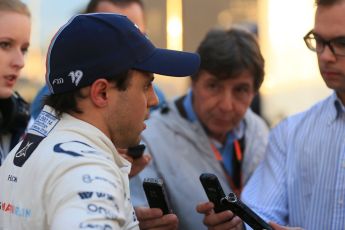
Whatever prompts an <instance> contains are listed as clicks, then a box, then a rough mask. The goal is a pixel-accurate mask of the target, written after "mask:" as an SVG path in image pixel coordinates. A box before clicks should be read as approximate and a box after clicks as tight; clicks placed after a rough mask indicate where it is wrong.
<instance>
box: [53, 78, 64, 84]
mask: <svg viewBox="0 0 345 230" xmlns="http://www.w3.org/2000/svg"><path fill="white" fill-rule="evenodd" d="M55 84H58V85H60V84H63V78H61V77H60V78H55V79H54V80H53V85H55Z"/></svg>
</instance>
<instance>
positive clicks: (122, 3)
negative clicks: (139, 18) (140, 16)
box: [85, 0, 144, 13]
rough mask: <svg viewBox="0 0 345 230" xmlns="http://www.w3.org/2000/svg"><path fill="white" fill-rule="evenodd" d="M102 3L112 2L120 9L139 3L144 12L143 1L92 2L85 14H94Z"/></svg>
mask: <svg viewBox="0 0 345 230" xmlns="http://www.w3.org/2000/svg"><path fill="white" fill-rule="evenodd" d="M100 2H110V3H113V4H114V5H116V6H119V7H126V6H128V5H129V4H132V3H138V4H139V5H140V7H141V8H142V9H143V10H144V4H143V2H142V1H141V0H91V1H90V2H89V4H88V5H87V7H86V9H85V13H94V12H96V8H97V6H98V4H99V3H100Z"/></svg>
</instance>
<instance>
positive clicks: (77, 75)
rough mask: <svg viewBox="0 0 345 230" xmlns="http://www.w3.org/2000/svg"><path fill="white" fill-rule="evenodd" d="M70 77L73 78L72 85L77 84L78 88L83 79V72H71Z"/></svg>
mask: <svg viewBox="0 0 345 230" xmlns="http://www.w3.org/2000/svg"><path fill="white" fill-rule="evenodd" d="M68 76H70V77H71V79H72V83H73V84H75V86H78V84H79V82H80V80H81V78H82V77H83V71H81V70H76V71H71V72H69V74H68Z"/></svg>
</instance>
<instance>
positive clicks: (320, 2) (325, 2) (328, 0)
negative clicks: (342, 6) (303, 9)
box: [315, 0, 343, 6]
mask: <svg viewBox="0 0 345 230" xmlns="http://www.w3.org/2000/svg"><path fill="white" fill-rule="evenodd" d="M342 1H343V0H315V4H316V5H317V6H330V5H334V4H336V3H339V2H342Z"/></svg>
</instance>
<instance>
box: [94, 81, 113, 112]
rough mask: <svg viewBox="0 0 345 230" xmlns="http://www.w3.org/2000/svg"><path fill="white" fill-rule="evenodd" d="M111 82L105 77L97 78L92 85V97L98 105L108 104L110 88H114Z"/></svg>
mask: <svg viewBox="0 0 345 230" xmlns="http://www.w3.org/2000/svg"><path fill="white" fill-rule="evenodd" d="M113 87H114V86H112V84H111V83H109V81H107V80H106V79H104V78H101V79H97V80H96V81H95V82H94V83H92V85H91V87H90V99H91V101H92V102H93V103H94V104H95V105H96V106H97V107H104V106H106V105H107V104H108V99H109V90H110V89H111V88H113Z"/></svg>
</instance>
